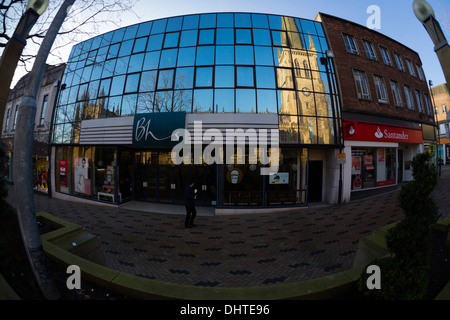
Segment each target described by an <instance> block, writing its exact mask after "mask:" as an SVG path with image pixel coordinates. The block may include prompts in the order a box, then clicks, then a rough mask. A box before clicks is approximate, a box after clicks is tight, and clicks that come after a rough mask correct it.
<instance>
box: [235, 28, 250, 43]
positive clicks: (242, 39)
mask: <svg viewBox="0 0 450 320" xmlns="http://www.w3.org/2000/svg"><path fill="white" fill-rule="evenodd" d="M236 44H252V31H251V30H250V29H236Z"/></svg>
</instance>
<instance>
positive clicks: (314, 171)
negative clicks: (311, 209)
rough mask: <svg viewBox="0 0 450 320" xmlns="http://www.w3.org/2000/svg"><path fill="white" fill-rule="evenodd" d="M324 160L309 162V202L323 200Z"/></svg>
mask: <svg viewBox="0 0 450 320" xmlns="http://www.w3.org/2000/svg"><path fill="white" fill-rule="evenodd" d="M322 170H323V161H309V162H308V202H320V201H322Z"/></svg>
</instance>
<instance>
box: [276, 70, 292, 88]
mask: <svg viewBox="0 0 450 320" xmlns="http://www.w3.org/2000/svg"><path fill="white" fill-rule="evenodd" d="M277 82H278V88H283V89H294V81H293V78H292V69H285V68H277Z"/></svg>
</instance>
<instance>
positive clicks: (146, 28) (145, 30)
mask: <svg viewBox="0 0 450 320" xmlns="http://www.w3.org/2000/svg"><path fill="white" fill-rule="evenodd" d="M152 23H153V21H148V22H144V23H141V24H140V25H139V29H138V32H137V35H136V37H143V36H148V35H149V34H150V30H151V28H152Z"/></svg>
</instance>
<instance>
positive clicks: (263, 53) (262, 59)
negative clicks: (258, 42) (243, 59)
mask: <svg viewBox="0 0 450 320" xmlns="http://www.w3.org/2000/svg"><path fill="white" fill-rule="evenodd" d="M255 64H256V65H263V66H273V56H272V48H271V47H259V46H255Z"/></svg>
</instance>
